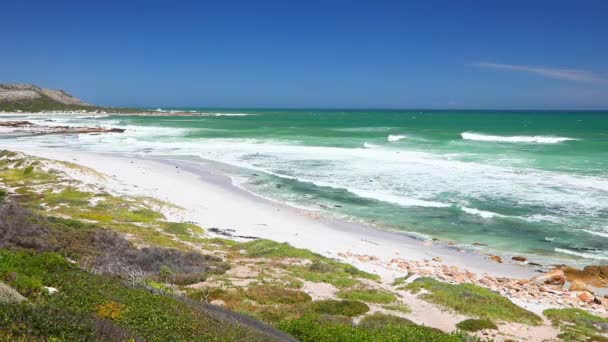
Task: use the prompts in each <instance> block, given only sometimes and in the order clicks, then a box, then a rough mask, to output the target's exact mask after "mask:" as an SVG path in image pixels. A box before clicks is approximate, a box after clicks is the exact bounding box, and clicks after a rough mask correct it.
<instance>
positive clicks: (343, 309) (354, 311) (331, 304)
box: [310, 299, 369, 317]
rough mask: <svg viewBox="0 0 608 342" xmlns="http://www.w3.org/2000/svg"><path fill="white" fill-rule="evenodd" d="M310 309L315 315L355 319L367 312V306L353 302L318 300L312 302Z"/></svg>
mask: <svg viewBox="0 0 608 342" xmlns="http://www.w3.org/2000/svg"><path fill="white" fill-rule="evenodd" d="M310 309H311V310H312V311H313V312H315V313H317V314H326V315H339V316H348V317H355V316H359V315H362V314H364V313H366V312H368V311H369V306H367V304H365V303H361V302H358V301H355V300H333V299H327V300H320V301H316V302H313V303H312V305H311V307H310Z"/></svg>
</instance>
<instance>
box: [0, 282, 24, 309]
mask: <svg viewBox="0 0 608 342" xmlns="http://www.w3.org/2000/svg"><path fill="white" fill-rule="evenodd" d="M24 300H26V299H25V297H23V296H22V295H21V294H20V293H19V292H17V291H16V290H15V289H13V288H12V287H10V286H8V285H6V284H5V283H1V282H0V304H11V303H19V302H23V301H24Z"/></svg>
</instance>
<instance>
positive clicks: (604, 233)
mask: <svg viewBox="0 0 608 342" xmlns="http://www.w3.org/2000/svg"><path fill="white" fill-rule="evenodd" d="M583 231H584V232H587V233H589V234H591V235H596V236H601V237H605V238H608V232H598V231H594V230H589V229H583Z"/></svg>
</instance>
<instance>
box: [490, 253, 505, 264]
mask: <svg viewBox="0 0 608 342" xmlns="http://www.w3.org/2000/svg"><path fill="white" fill-rule="evenodd" d="M488 259H490V260H492V261H494V262H497V263H499V264H502V258H501V257H499V256H498V255H490V256H489V257H488Z"/></svg>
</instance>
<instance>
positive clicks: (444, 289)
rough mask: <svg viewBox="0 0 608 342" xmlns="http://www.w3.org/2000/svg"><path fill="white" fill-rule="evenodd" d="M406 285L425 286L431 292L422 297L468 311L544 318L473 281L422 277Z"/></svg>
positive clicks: (527, 320)
mask: <svg viewBox="0 0 608 342" xmlns="http://www.w3.org/2000/svg"><path fill="white" fill-rule="evenodd" d="M406 289H409V290H410V291H412V292H414V293H417V292H418V291H420V290H421V289H425V290H427V291H428V293H426V294H424V295H423V296H422V298H423V299H425V300H428V301H430V302H433V303H436V304H439V305H442V306H445V307H447V308H450V309H452V310H454V311H456V312H459V313H462V314H465V315H471V316H476V317H483V318H488V319H497V320H503V321H509V322H518V323H524V324H530V325H539V324H540V323H541V322H542V320H541V318H540V317H538V316H537V315H535V314H534V313H532V312H530V311H528V310H526V309H523V308H521V307H519V306H517V305H515V304H513V303H512V302H511V301H510V300H509V299H507V298H505V297H503V296H501V295H499V294H496V293H494V292H492V291H490V290H489V289H486V288H483V287H480V286H477V285H473V284H458V285H454V284H448V283H444V282H440V281H437V280H435V279H433V278H427V277H423V278H418V279H416V280H414V281H413V282H411V283H410V284H408V285H406Z"/></svg>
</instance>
